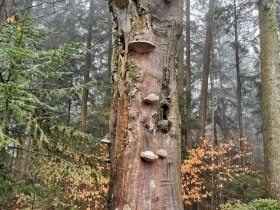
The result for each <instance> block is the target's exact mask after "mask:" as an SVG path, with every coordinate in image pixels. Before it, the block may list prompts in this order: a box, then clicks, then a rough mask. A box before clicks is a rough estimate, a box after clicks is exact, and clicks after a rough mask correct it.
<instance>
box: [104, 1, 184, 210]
mask: <svg viewBox="0 0 280 210" xmlns="http://www.w3.org/2000/svg"><path fill="white" fill-rule="evenodd" d="M109 4H110V8H111V11H112V14H113V39H114V41H113V46H114V49H113V53H112V76H113V78H112V79H113V82H114V88H113V102H112V108H111V119H110V140H111V151H110V158H111V161H110V162H111V174H110V177H111V181H110V197H109V201H108V205H109V209H113V210H124V209H126V210H129V209H130V210H137V209H139V210H165V209H166V210H180V209H183V207H182V202H181V183H180V122H181V119H180V113H179V107H178V101H177V93H176V77H175V55H176V53H175V51H176V46H177V40H178V38H179V37H180V33H181V27H182V25H181V24H182V23H181V22H182V12H183V11H182V9H183V1H182V0H173V1H166V0H137V1H133V0H131V1H129V2H128V3H127V4H126V5H125V6H124V7H120V8H119V7H117V6H116V4H115V2H114V1H110V3H109ZM139 40H140V41H139ZM137 42H142V45H141V44H140V43H137ZM131 44H133V46H131ZM129 45H130V46H129ZM137 45H138V47H139V49H140V50H137V49H136V47H137ZM144 45H149V46H150V47H151V48H150V49H149V50H147V51H145V50H144V51H143V49H144ZM150 94H155V95H156V96H159V98H157V97H153V98H154V99H155V102H152V103H151V102H150V101H149V102H148V101H147V98H146V97H147V96H149V95H150ZM155 95H152V96H155ZM150 97H151V95H150ZM145 98H146V99H145ZM154 99H153V100H154ZM157 100H158V101H157ZM158 150H161V151H166V153H167V154H164V156H165V155H166V157H164V158H162V157H161V158H156V159H155V160H154V161H151V162H148V161H145V160H144V159H143V158H141V155H140V154H141V152H143V151H151V154H152V153H156V152H157V151H158ZM142 155H143V153H142Z"/></svg>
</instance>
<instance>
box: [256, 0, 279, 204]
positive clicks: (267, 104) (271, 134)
mask: <svg viewBox="0 0 280 210" xmlns="http://www.w3.org/2000/svg"><path fill="white" fill-rule="evenodd" d="M259 15H260V19H259V20H260V22H259V24H260V47H261V53H260V59H261V79H262V110H263V133H264V152H265V173H266V181H267V185H266V186H267V191H268V195H269V196H270V197H271V198H272V199H275V200H278V201H280V164H279V163H280V66H279V46H278V35H277V30H278V29H277V21H276V9H275V0H266V1H264V0H261V1H259Z"/></svg>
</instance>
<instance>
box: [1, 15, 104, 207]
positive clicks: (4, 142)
mask: <svg viewBox="0 0 280 210" xmlns="http://www.w3.org/2000/svg"><path fill="white" fill-rule="evenodd" d="M46 39H47V37H46V35H45V34H44V32H43V30H40V29H38V28H36V26H35V22H34V21H33V20H31V19H30V17H29V16H28V15H23V16H20V17H19V20H18V21H13V22H12V21H10V23H3V24H2V25H1V30H0V208H23V207H24V208H25V207H26V208H28V207H30V206H31V204H32V206H34V205H37V207H39V208H41V209H49V208H53V207H54V206H59V205H60V206H64V207H65V206H67V205H68V204H69V203H70V204H71V205H72V206H75V208H72V209H81V208H84V207H87V205H86V203H84V204H83V205H85V206H79V205H77V204H74V203H71V202H70V201H69V200H67V199H66V197H67V196H66V195H65V190H66V189H68V190H70V191H69V192H74V190H71V189H72V188H75V189H76V187H77V186H80V185H81V184H83V181H85V180H89V178H90V177H94V178H95V179H94V180H96V183H95V185H93V186H94V187H92V188H89V191H90V190H91V191H97V188H98V186H99V183H98V180H101V177H102V174H101V173H100V172H99V170H98V169H97V167H100V166H98V162H97V160H96V154H95V153H96V152H99V151H98V150H97V149H96V144H95V143H96V140H95V139H94V138H93V136H91V135H89V134H85V133H82V132H79V131H77V130H75V129H74V128H71V127H67V126H65V125H64V124H63V123H62V121H61V120H60V119H59V117H58V115H57V112H58V107H56V106H55V105H54V103H50V101H59V100H61V99H71V98H73V97H74V95H75V94H79V93H80V92H81V90H82V89H83V88H84V87H87V88H89V87H91V86H92V85H93V83H89V84H85V85H81V86H76V87H69V88H62V89H60V88H59V87H57V86H53V87H51V88H46V86H45V84H46V82H48V81H60V80H65V78H67V77H68V76H69V75H70V76H71V75H72V74H73V68H72V67H71V61H73V60H77V59H79V58H80V57H81V56H82V54H83V52H84V51H85V49H84V48H83V47H82V45H81V44H77V43H74V44H64V45H62V46H59V47H58V49H56V50H44V48H43V46H44V42H45V41H46ZM73 180H79V181H76V182H75V181H73ZM93 183H94V181H91V182H90V184H93ZM97 194H98V193H95V195H97ZM90 195H93V194H90ZM71 196H72V195H70V194H69V199H70V200H73V197H71ZM91 197H93V196H91ZM74 200H75V199H74ZM92 200H94V199H91V202H93V201H92ZM66 204H67V205H66ZM71 205H70V206H71ZM68 207H69V206H68Z"/></svg>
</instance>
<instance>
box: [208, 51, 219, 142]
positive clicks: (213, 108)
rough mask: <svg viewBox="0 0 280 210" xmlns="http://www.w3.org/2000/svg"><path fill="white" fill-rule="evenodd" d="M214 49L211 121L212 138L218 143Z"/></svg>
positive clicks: (211, 73)
mask: <svg viewBox="0 0 280 210" xmlns="http://www.w3.org/2000/svg"><path fill="white" fill-rule="evenodd" d="M213 57H214V56H213V50H212V61H211V63H212V64H211V72H210V81H211V121H212V137H211V139H212V140H213V141H214V143H215V144H216V145H217V144H218V139H217V128H216V95H215V66H214V59H213Z"/></svg>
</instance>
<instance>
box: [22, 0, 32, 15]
mask: <svg viewBox="0 0 280 210" xmlns="http://www.w3.org/2000/svg"><path fill="white" fill-rule="evenodd" d="M32 4H33V0H25V1H24V5H23V9H24V11H25V12H27V13H29V14H30V12H31V8H32Z"/></svg>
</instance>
